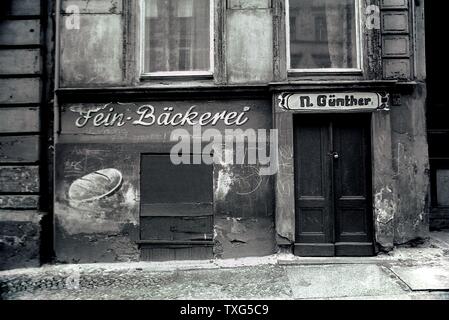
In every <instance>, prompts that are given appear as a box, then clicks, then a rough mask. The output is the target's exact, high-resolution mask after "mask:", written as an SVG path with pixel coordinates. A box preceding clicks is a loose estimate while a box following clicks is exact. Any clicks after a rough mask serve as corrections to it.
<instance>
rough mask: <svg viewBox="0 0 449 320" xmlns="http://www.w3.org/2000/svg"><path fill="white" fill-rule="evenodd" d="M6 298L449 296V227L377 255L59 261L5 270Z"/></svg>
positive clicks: (0, 276)
mask: <svg viewBox="0 0 449 320" xmlns="http://www.w3.org/2000/svg"><path fill="white" fill-rule="evenodd" d="M0 290H1V295H2V298H3V299H75V300H76V299H214V300H215V299H219V300H222V299H242V300H250V299H263V300H264V299H388V300H390V299H392V300H396V299H401V300H403V299H449V234H448V233H447V232H446V233H432V237H431V239H430V240H429V241H427V242H426V243H425V244H423V245H420V246H419V247H416V248H411V247H408V248H407V247H402V248H397V249H396V250H394V251H393V252H392V253H390V254H381V255H379V256H377V257H372V258H299V257H295V256H293V255H286V254H278V255H273V256H269V257H262V258H245V259H235V260H211V261H182V262H139V263H117V264H85V265H56V266H44V267H42V268H36V269H17V270H9V271H3V272H0Z"/></svg>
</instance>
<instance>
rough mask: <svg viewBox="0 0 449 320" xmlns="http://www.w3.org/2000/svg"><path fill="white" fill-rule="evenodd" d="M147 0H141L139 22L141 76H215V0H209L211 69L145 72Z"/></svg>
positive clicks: (143, 77)
mask: <svg viewBox="0 0 449 320" xmlns="http://www.w3.org/2000/svg"><path fill="white" fill-rule="evenodd" d="M193 1H195V0H193ZM146 2H147V0H139V7H140V15H139V16H140V23H139V36H140V41H139V42H140V48H139V51H140V53H139V76H140V78H142V79H145V78H147V79H149V78H161V77H162V78H169V77H176V78H182V77H198V78H201V77H207V78H213V76H214V73H215V37H214V35H215V19H216V18H215V0H209V20H210V21H209V70H207V71H156V72H145V36H146V35H145V30H146V28H145V23H146V21H145V13H146V10H145V9H146Z"/></svg>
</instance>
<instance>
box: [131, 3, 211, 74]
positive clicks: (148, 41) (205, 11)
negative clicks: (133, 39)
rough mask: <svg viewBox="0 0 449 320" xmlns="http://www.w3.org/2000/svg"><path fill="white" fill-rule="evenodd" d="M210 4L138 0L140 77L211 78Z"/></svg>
mask: <svg viewBox="0 0 449 320" xmlns="http://www.w3.org/2000/svg"><path fill="white" fill-rule="evenodd" d="M213 3H214V1H213V0H167V1H159V0H141V2H140V4H141V8H140V10H141V23H140V79H141V80H152V79H154V80H159V79H164V80H181V81H185V80H192V79H212V78H213V75H214V5H213Z"/></svg>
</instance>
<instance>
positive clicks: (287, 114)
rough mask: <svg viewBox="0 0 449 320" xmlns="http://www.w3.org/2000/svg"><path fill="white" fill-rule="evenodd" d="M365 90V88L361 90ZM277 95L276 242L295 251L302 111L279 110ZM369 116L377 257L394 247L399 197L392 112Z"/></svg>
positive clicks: (373, 233)
mask: <svg viewBox="0 0 449 320" xmlns="http://www.w3.org/2000/svg"><path fill="white" fill-rule="evenodd" d="M366 89H367V88H362V89H361V90H366ZM342 90H347V88H342ZM371 90H373V88H371ZM374 90H375V89H374ZM297 92H301V91H297ZM278 94H279V92H274V95H273V123H274V128H275V129H277V130H278V137H279V139H278V150H279V154H278V164H279V170H278V172H277V174H276V176H275V228H276V233H277V237H276V242H277V245H278V246H279V247H280V248H284V249H286V250H288V251H292V248H293V246H294V244H295V241H296V239H295V219H296V218H295V197H294V196H295V195H294V190H295V181H294V176H295V171H294V127H293V118H294V115H295V114H297V113H299V112H296V111H294V110H293V111H292V110H285V109H282V108H280V107H279V104H278V100H277V96H278ZM339 113H343V112H339ZM369 113H370V114H371V130H370V132H371V138H370V140H371V185H372V188H371V193H372V212H373V214H372V220H373V224H372V237H373V238H374V244H375V246H374V250H375V254H377V253H378V252H379V251H380V248H392V247H393V239H394V228H393V223H394V213H395V208H396V205H395V204H396V203H397V194H396V181H395V180H394V172H395V171H394V168H393V163H394V161H393V153H392V131H391V114H390V111H389V110H375V111H372V112H369Z"/></svg>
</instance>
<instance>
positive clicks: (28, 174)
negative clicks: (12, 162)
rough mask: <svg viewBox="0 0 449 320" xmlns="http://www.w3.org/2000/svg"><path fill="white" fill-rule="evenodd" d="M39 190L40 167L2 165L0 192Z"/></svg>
mask: <svg viewBox="0 0 449 320" xmlns="http://www.w3.org/2000/svg"><path fill="white" fill-rule="evenodd" d="M8 192H11V193H15V192H39V167H38V166H23V167H0V193H8Z"/></svg>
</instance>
